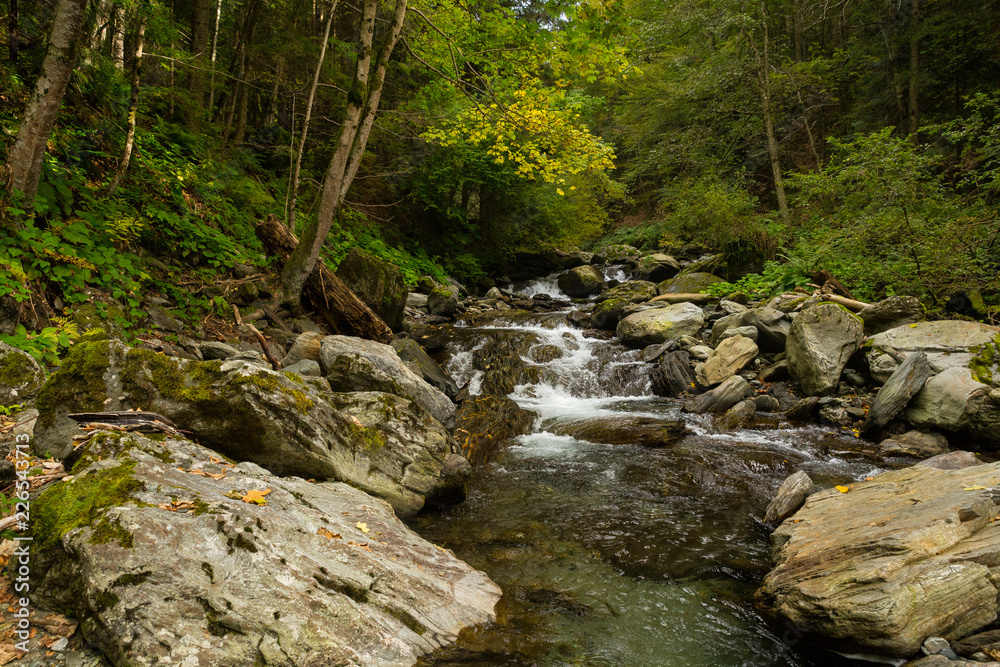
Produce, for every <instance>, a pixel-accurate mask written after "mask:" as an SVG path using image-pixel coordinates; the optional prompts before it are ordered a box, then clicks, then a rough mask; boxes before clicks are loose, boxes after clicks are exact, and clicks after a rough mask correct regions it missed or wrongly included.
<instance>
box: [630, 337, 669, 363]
mask: <svg viewBox="0 0 1000 667" xmlns="http://www.w3.org/2000/svg"><path fill="white" fill-rule="evenodd" d="M676 349H677V341H675V340H668V341H667V342H666V343H660V344H658V345H647V346H646V347H645V348H644V349H643V351H642V354H641V355H639V358H640V359H641V360H643V361H645V362H650V361H656V360H657V359H659V358H660V357H662V356H663V355H664V354H666V353H667V352H673V351H674V350H676Z"/></svg>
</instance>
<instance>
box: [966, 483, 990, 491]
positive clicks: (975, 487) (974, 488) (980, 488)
mask: <svg viewBox="0 0 1000 667" xmlns="http://www.w3.org/2000/svg"><path fill="white" fill-rule="evenodd" d="M963 490H964V491H985V490H986V487H985V486H980V485H979V484H975V485H973V486H967V487H965V489H963Z"/></svg>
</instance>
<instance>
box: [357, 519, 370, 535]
mask: <svg viewBox="0 0 1000 667" xmlns="http://www.w3.org/2000/svg"><path fill="white" fill-rule="evenodd" d="M358 530H360V531H361V532H362V533H367V532H369V529H368V524H367V523H365V522H364V521H358Z"/></svg>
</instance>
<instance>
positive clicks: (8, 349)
mask: <svg viewBox="0 0 1000 667" xmlns="http://www.w3.org/2000/svg"><path fill="white" fill-rule="evenodd" d="M44 382H45V370H44V369H43V368H42V367H41V366H40V365H39V364H38V362H37V361H35V359H34V358H33V357H32V356H31V355H30V354H28V353H27V352H22V351H21V350H19V349H17V348H16V347H13V346H11V345H8V344H7V343H3V342H0V406H4V405H19V404H21V403H24V402H25V401H30V400H31V399H33V398H34V397H35V396H37V395H38V390H39V389H41V388H42V384H43V383H44Z"/></svg>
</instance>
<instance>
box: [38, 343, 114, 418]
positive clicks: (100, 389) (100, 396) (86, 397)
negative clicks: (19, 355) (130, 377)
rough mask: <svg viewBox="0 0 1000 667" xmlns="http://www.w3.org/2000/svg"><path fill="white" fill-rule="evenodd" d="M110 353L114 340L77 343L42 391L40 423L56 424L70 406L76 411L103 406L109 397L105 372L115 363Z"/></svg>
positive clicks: (90, 409) (39, 404)
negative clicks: (60, 414)
mask: <svg viewBox="0 0 1000 667" xmlns="http://www.w3.org/2000/svg"><path fill="white" fill-rule="evenodd" d="M110 354H111V342H110V341H109V340H107V339H104V340H94V341H85V342H80V343H77V344H76V345H74V346H73V349H72V350H71V351H70V353H69V354H68V355H66V358H65V359H64V360H63V363H62V366H60V367H59V370H58V371H56V372H55V373H53V374H52V376H51V377H50V378H49V379H48V381H47V382H46V383H45V385H44V386H43V387H42V390H41V391H40V392H39V393H38V400H37V401H36V406H37V407H38V412H39V413H40V415H39V417H38V423H39V425H41V426H43V427H49V426H52V424H53V422H54V421H55V416H56V414H57V413H58V412H60V411H63V410H66V408H67V406H72V408H73V410H74V411H76V412H87V411H97V410H101V409H103V408H104V402H105V401H106V400H107V398H108V394H107V390H106V388H105V384H104V374H105V373H106V372H107V370H108V367H109V366H110V363H111V362H110Z"/></svg>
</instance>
